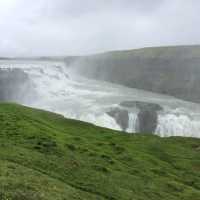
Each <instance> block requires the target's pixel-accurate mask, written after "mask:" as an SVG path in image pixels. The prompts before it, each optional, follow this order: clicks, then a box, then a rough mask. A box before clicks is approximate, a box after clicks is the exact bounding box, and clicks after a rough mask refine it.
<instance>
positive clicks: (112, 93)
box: [0, 61, 200, 137]
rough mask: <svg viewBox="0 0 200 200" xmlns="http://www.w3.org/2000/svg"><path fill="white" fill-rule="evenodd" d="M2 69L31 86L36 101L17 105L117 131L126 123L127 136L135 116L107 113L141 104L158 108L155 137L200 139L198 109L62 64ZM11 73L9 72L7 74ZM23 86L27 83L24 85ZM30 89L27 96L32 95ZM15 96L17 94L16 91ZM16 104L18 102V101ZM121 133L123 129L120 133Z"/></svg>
mask: <svg viewBox="0 0 200 200" xmlns="http://www.w3.org/2000/svg"><path fill="white" fill-rule="evenodd" d="M0 68H1V69H10V68H12V69H13V68H14V69H20V70H22V71H23V72H24V73H26V74H27V75H28V77H29V79H30V81H31V83H33V85H34V91H36V97H35V98H34V99H31V101H26V102H24V101H23V100H21V102H20V103H22V104H25V105H28V106H32V107H36V108H41V109H46V110H49V111H53V112H56V113H60V114H63V115H64V116H65V117H68V118H73V119H78V120H82V121H87V122H91V123H93V124H96V125H99V126H104V127H108V128H112V129H116V130H122V129H123V128H122V127H121V126H120V123H118V122H119V121H120V120H121V121H122V122H123V123H122V124H126V123H125V122H124V121H126V120H128V122H127V128H126V129H125V130H126V131H127V132H130V133H132V132H135V131H136V130H137V126H138V112H135V111H133V109H132V108H130V109H129V108H127V111H128V112H127V113H128V114H126V112H125V111H124V112H122V113H121V114H120V115H118V114H115V117H116V118H113V117H111V116H110V115H109V114H108V112H109V111H110V110H111V109H113V108H120V109H121V106H120V103H121V102H124V101H143V102H149V103H155V104H158V105H160V106H161V107H162V108H163V110H162V111H159V112H158V118H157V128H156V130H155V134H158V135H160V136H171V135H180V136H193V137H200V105H198V104H194V103H190V102H185V101H182V100H178V99H176V98H174V97H170V96H165V95H160V94H154V93H151V92H146V91H142V90H136V89H131V88H127V87H124V86H120V85H116V84H111V83H107V82H103V81H96V80H91V79H87V78H84V77H81V76H78V75H77V74H75V73H74V72H73V69H72V68H70V67H69V66H68V67H66V66H65V63H62V62H53V61H49V62H44V61H0ZM9 73H10V72H9ZM24 84H26V83H24ZM34 91H32V90H31V89H30V90H29V91H27V93H31V92H34ZM16 92H18V91H16ZM18 102H19V101H18ZM123 130H124V129H123Z"/></svg>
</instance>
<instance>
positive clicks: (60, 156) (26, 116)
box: [0, 103, 200, 200]
mask: <svg viewBox="0 0 200 200" xmlns="http://www.w3.org/2000/svg"><path fill="white" fill-rule="evenodd" d="M0 199H2V200H70V199H79V200H84V199H85V200H90V199H95V200H96V199H98V200H101V199H102V200H103V199H111V200H122V199H123V200H134V199H135V200H151V199H152V200H156V199H158V200H161V199H162V200H165V199H166V200H169V199H170V200H179V199H181V200H199V199H200V140H199V139H192V138H179V137H172V138H159V137H157V136H151V135H141V134H140V135H139V134H124V133H120V132H117V131H112V130H109V129H105V128H99V127H96V126H94V125H91V124H88V123H83V122H79V121H75V120H69V119H65V118H63V117H62V116H60V115H56V114H53V113H50V112H45V111H41V110H36V109H31V108H27V107H23V106H20V105H15V104H6V103H1V104H0Z"/></svg>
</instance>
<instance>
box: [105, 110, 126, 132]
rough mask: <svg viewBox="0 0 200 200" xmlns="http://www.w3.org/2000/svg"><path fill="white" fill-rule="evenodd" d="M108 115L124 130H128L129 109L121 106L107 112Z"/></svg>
mask: <svg viewBox="0 0 200 200" xmlns="http://www.w3.org/2000/svg"><path fill="white" fill-rule="evenodd" d="M107 114H108V115H110V116H111V117H113V118H114V119H115V121H116V122H117V124H119V126H120V127H121V128H122V130H123V131H126V129H127V128H128V121H129V116H128V111H127V110H125V109H120V108H113V109H112V110H110V111H109V112H107Z"/></svg>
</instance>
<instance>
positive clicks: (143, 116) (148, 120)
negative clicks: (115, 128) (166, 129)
mask: <svg viewBox="0 0 200 200" xmlns="http://www.w3.org/2000/svg"><path fill="white" fill-rule="evenodd" d="M120 106H121V107H124V108H113V109H112V110H111V111H109V112H108V114H109V115H110V116H111V117H113V118H114V119H115V120H116V122H117V123H118V124H119V125H120V127H121V128H122V130H124V131H126V130H127V128H128V124H129V120H130V119H129V112H128V110H129V109H131V108H135V109H137V110H138V111H139V112H138V115H137V122H136V124H137V126H136V131H137V132H139V133H149V134H152V133H154V132H155V130H156V127H157V122H158V112H159V111H162V107H161V106H160V105H158V104H154V103H147V102H140V101H124V102H122V103H120Z"/></svg>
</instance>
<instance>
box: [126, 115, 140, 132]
mask: <svg viewBox="0 0 200 200" xmlns="http://www.w3.org/2000/svg"><path fill="white" fill-rule="evenodd" d="M128 116H129V120H128V128H127V130H126V131H127V132H128V133H135V132H137V126H138V125H137V123H138V120H137V113H129V114H128Z"/></svg>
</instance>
